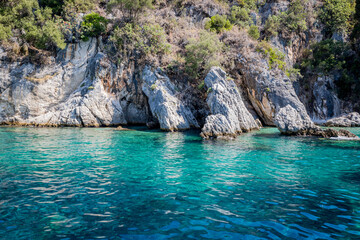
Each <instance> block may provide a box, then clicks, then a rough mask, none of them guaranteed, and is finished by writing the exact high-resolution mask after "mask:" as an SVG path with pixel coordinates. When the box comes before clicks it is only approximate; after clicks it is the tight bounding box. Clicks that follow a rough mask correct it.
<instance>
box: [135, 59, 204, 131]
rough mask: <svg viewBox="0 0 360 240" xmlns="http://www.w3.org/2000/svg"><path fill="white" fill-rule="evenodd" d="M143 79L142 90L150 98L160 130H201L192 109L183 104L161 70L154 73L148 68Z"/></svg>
mask: <svg viewBox="0 0 360 240" xmlns="http://www.w3.org/2000/svg"><path fill="white" fill-rule="evenodd" d="M142 79H143V81H144V83H143V87H142V90H143V92H144V93H145V95H146V96H147V97H148V102H149V105H150V109H151V112H152V115H153V116H154V117H155V118H156V119H157V120H158V121H159V124H160V128H161V129H162V130H165V131H178V130H187V129H190V128H191V127H195V128H199V124H198V122H197V121H196V119H195V117H194V115H193V114H192V112H191V111H190V109H189V108H188V107H187V106H185V105H184V103H183V102H181V101H180V100H179V99H178V98H177V95H179V92H177V91H176V90H175V86H174V84H173V83H171V81H170V79H169V78H168V77H167V76H166V75H165V74H164V73H162V72H161V70H160V69H156V70H154V71H152V70H151V68H150V67H149V66H146V67H145V69H144V71H143V75H142Z"/></svg>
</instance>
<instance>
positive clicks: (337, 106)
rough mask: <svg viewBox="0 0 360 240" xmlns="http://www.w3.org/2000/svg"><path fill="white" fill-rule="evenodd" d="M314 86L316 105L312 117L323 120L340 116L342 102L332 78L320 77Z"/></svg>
mask: <svg viewBox="0 0 360 240" xmlns="http://www.w3.org/2000/svg"><path fill="white" fill-rule="evenodd" d="M313 88H314V89H313V96H314V106H313V111H312V112H313V113H312V114H311V115H312V117H313V118H314V119H315V120H322V119H328V118H331V117H336V116H339V115H340V114H341V103H340V100H339V98H338V97H337V96H336V91H335V84H334V81H333V80H332V78H329V77H318V78H317V81H316V82H315V83H314V87H313ZM315 120H314V121H315Z"/></svg>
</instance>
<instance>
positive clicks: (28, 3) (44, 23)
mask: <svg viewBox="0 0 360 240" xmlns="http://www.w3.org/2000/svg"><path fill="white" fill-rule="evenodd" d="M0 11H1V16H0V39H1V40H7V39H9V37H11V36H14V37H17V38H22V39H23V40H24V41H26V42H27V43H29V44H30V45H32V46H35V47H37V48H41V49H46V50H54V49H55V48H56V47H59V48H64V47H65V42H64V37H63V35H62V33H61V30H60V28H59V27H58V26H57V25H56V24H55V21H54V19H53V17H52V10H51V8H48V7H46V8H40V6H39V4H38V1H36V0H9V1H2V2H0Z"/></svg>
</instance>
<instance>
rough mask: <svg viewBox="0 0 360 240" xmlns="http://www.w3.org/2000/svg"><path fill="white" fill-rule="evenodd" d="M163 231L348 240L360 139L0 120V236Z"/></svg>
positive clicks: (358, 198)
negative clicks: (2, 124)
mask: <svg viewBox="0 0 360 240" xmlns="http://www.w3.org/2000/svg"><path fill="white" fill-rule="evenodd" d="M138 130H139V129H138ZM351 131H353V132H355V133H356V134H360V129H351ZM167 238H169V239H360V142H349V141H335V140H324V139H314V138H291V137H284V136H280V135H279V133H278V131H277V130H276V129H272V128H268V129H263V130H261V131H259V132H254V133H249V134H245V135H243V136H240V137H239V138H238V139H236V140H235V141H221V140H220V141H205V140H202V139H201V138H200V137H199V136H198V133H197V132H186V133H163V132H158V131H141V129H140V130H139V131H127V132H121V131H116V130H115V129H111V128H107V129H101V128H99V129H91V128H84V129H79V128H63V129H55V128H53V129H52V128H8V127H6V128H0V239H6V240H9V239H10V240H11V239H167Z"/></svg>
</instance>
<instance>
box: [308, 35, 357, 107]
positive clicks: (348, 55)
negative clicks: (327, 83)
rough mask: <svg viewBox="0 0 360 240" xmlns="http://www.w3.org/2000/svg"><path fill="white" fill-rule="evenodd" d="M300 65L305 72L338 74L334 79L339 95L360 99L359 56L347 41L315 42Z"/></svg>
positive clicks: (328, 74)
mask: <svg viewBox="0 0 360 240" xmlns="http://www.w3.org/2000/svg"><path fill="white" fill-rule="evenodd" d="M301 65H302V67H303V68H304V69H306V70H307V72H312V73H316V74H323V75H327V76H331V75H336V76H339V77H338V79H337V81H336V84H337V86H338V93H339V96H340V97H341V98H345V99H349V98H350V96H352V97H353V98H357V99H358V100H360V99H359V97H360V95H359V94H358V93H359V91H360V68H359V66H360V57H359V55H357V54H355V52H354V51H353V50H352V49H351V45H350V44H349V43H344V42H337V41H333V40H330V39H328V40H324V41H321V42H319V43H316V44H314V45H312V46H311V51H309V53H308V54H307V56H305V58H304V60H303V62H302V64H301Z"/></svg>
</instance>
